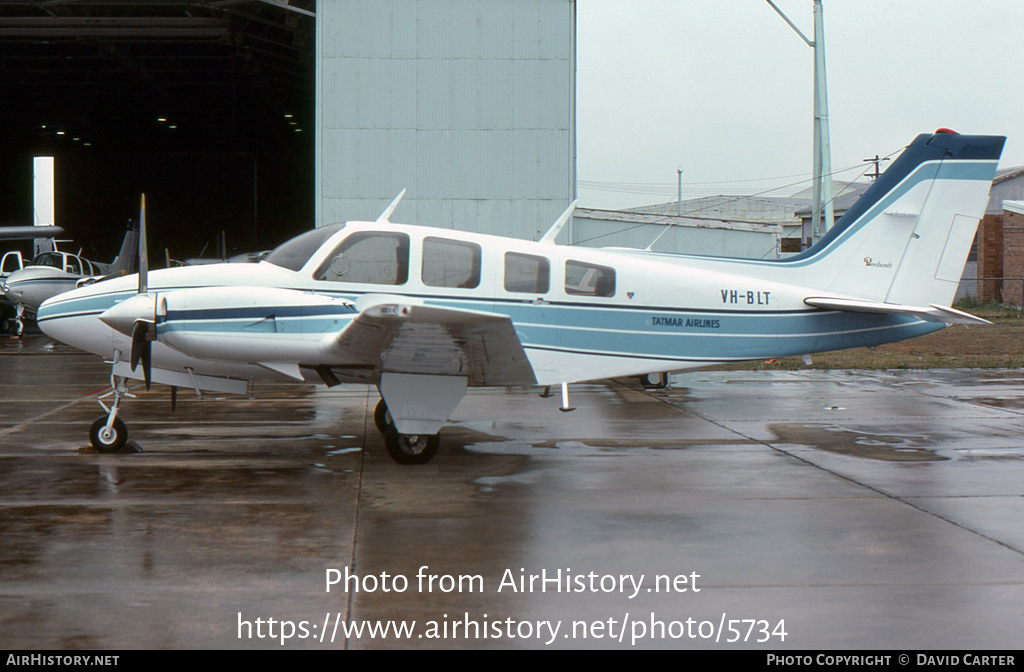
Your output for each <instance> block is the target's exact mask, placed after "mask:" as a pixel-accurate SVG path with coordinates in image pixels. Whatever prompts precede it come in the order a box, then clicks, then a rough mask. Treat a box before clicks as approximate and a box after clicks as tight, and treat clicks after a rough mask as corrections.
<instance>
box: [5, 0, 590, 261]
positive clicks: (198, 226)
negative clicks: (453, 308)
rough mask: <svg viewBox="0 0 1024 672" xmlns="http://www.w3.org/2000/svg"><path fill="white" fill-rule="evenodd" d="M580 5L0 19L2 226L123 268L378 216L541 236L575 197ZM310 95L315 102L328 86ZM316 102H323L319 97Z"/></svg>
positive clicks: (117, 2) (152, 11) (260, 5)
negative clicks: (118, 254)
mask: <svg viewBox="0 0 1024 672" xmlns="http://www.w3.org/2000/svg"><path fill="white" fill-rule="evenodd" d="M574 28H575V3H574V2H569V1H567V0H529V1H525V2H524V1H522V0H517V1H515V2H512V1H511V0H502V1H499V2H483V1H479V0H466V1H465V2H456V3H452V2H436V1H431V0H413V1H412V2H373V3H367V2H354V1H353V2H349V1H339V2H330V3H316V2H315V0H287V1H286V0H181V1H177V2H175V1H167V2H160V3H153V2H133V1H127V0H108V1H88V2H80V1H72V0H50V1H48V2H27V1H26V2H12V3H4V4H3V5H0V101H2V102H0V134H2V138H0V148H2V149H0V224H19V223H20V224H27V223H28V222H30V221H31V217H32V212H31V207H32V205H31V192H32V186H31V159H32V157H33V156H36V155H48V156H54V157H55V163H56V174H57V178H56V179H57V183H56V193H57V197H56V217H57V220H58V223H59V224H60V225H62V226H63V227H64V229H65V230H66V231H67V233H68V235H69V236H72V237H73V239H74V241H75V244H76V245H81V246H82V247H84V252H85V253H86V255H87V256H90V255H92V256H94V257H96V258H104V257H106V256H110V255H112V254H113V253H114V251H115V250H114V249H113V248H114V247H115V246H116V245H117V241H118V239H119V238H120V231H121V229H122V228H123V226H124V225H125V223H126V222H127V220H128V219H130V218H132V217H133V216H135V212H136V211H137V203H138V195H139V193H141V192H145V193H146V194H147V199H148V214H147V217H148V218H149V222H150V225H151V226H150V247H151V250H152V254H153V257H154V258H158V257H163V254H164V250H165V249H166V250H167V251H168V252H167V253H168V254H169V255H170V256H171V257H174V258H184V257H188V256H195V255H198V254H199V253H200V252H201V251H202V250H203V249H204V247H205V248H206V249H207V254H209V252H210V251H212V250H213V249H214V242H213V241H215V240H216V239H217V237H218V236H219V235H220V234H221V232H224V237H225V238H226V239H227V248H228V251H229V252H231V253H234V252H241V251H251V250H254V249H262V248H266V247H270V246H272V245H275V244H277V243H279V242H281V241H282V240H284V239H286V238H288V237H290V236H291V235H293V234H295V233H297V232H299V231H302V230H305V229H308V228H310V227H311V226H312V225H314V224H317V225H319V224H323V223H330V222H333V221H337V220H338V219H349V218H359V217H373V216H376V214H378V213H379V211H380V209H381V208H382V207H383V205H386V203H387V202H388V201H390V200H391V199H392V198H394V196H395V195H396V194H397V192H398V191H400V190H401V189H403V188H406V189H408V193H409V196H408V198H407V201H406V202H405V204H404V205H403V210H402V220H403V221H407V222H410V223H422V224H432V225H435V226H449V227H454V228H474V227H478V228H477V230H482V231H486V232H490V233H500V234H505V235H517V236H521V237H525V238H532V237H534V236H535V235H536V233H537V231H538V230H543V229H546V228H547V226H548V225H550V223H551V221H553V220H554V219H555V218H556V217H557V216H558V214H559V213H560V212H561V211H562V209H564V207H565V204H566V203H567V202H568V201H569V200H571V196H572V194H573V192H574V186H573V184H574V180H575V175H574V171H575V158H574V152H575V149H574V143H575V137H574V134H575V130H574V124H573V121H572V120H573V119H574V109H573V106H574V99H575V95H574V87H575V82H574V75H573V73H574V68H575V60H574V58H575V56H574V54H575V45H574V41H573V40H574V34H573V31H574ZM318 85H319V86H318ZM318 92H319V93H318Z"/></svg>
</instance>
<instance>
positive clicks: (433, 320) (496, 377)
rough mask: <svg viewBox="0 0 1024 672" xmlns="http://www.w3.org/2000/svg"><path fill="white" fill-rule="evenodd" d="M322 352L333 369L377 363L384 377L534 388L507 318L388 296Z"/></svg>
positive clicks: (363, 308)
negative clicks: (423, 377)
mask: <svg viewBox="0 0 1024 672" xmlns="http://www.w3.org/2000/svg"><path fill="white" fill-rule="evenodd" d="M359 308H360V314H359V316H358V317H356V318H355V319H353V320H352V322H351V323H350V324H349V325H348V326H347V327H345V329H343V330H342V331H340V332H339V333H337V334H334V335H331V336H329V337H328V341H327V342H326V343H325V344H324V347H323V348H322V351H323V353H324V355H325V363H326V364H328V365H338V366H345V365H352V364H357V363H363V364H368V363H372V364H373V365H374V368H375V376H377V377H379V375H380V374H381V373H411V374H425V375H450V376H465V377H466V378H467V382H468V383H469V385H471V386H484V385H534V384H536V382H537V379H536V377H535V376H534V373H533V367H531V366H530V362H529V359H527V356H526V352H525V351H524V350H523V345H522V343H521V342H520V341H519V337H518V336H517V335H516V333H515V328H514V327H513V326H512V321H511V319H509V317H508V316H506V315H499V314H496V313H489V312H485V311H477V310H465V309H461V308H449V307H443V306H430V305H425V304H424V303H422V302H419V301H416V300H414V299H405V298H404V297H403V298H397V297H386V298H384V297H382V298H381V299H379V300H377V301H375V302H364V303H363V305H359Z"/></svg>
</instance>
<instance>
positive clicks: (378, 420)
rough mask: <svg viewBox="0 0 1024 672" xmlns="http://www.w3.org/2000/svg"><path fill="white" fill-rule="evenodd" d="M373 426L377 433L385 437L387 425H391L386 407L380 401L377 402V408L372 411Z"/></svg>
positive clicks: (382, 401)
mask: <svg viewBox="0 0 1024 672" xmlns="http://www.w3.org/2000/svg"><path fill="white" fill-rule="evenodd" d="M373 424H374V425H376V426H377V431H378V432H380V433H381V434H384V435H386V434H387V433H388V425H390V424H391V414H390V413H388V405H387V404H386V403H384V400H383V399H381V400H380V401H378V402H377V407H376V408H375V409H373Z"/></svg>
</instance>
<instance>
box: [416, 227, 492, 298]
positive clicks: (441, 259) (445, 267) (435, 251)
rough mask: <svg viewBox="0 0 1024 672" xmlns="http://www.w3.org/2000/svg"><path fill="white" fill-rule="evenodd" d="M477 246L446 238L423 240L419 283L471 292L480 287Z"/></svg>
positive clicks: (478, 249)
mask: <svg viewBox="0 0 1024 672" xmlns="http://www.w3.org/2000/svg"><path fill="white" fill-rule="evenodd" d="M480 257H481V251H480V246H479V245H477V244H476V243H467V242H463V241H461V240H449V239H447V238H432V237H431V238H424V239H423V272H422V274H421V277H422V278H423V284H424V285H428V286H430V287H458V288H462V289H473V288H475V287H479V286H480Z"/></svg>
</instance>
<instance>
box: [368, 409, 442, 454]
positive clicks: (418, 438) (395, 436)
mask: <svg viewBox="0 0 1024 672" xmlns="http://www.w3.org/2000/svg"><path fill="white" fill-rule="evenodd" d="M373 424H374V425H376V427H377V431H379V432H380V433H381V434H383V435H384V446H385V447H386V448H387V451H388V456H389V457H390V458H391V459H392V460H394V461H395V462H397V463H398V464H426V463H427V462H430V460H431V459H433V457H434V455H436V454H437V451H438V449H439V448H440V447H441V434H440V432H438V433H437V434H399V433H398V430H397V429H396V428H395V422H394V420H393V419H392V417H391V413H389V412H388V405H387V404H386V403H385V402H384V400H383V399H381V400H380V401H379V402H377V407H376V408H375V409H374V410H373Z"/></svg>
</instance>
